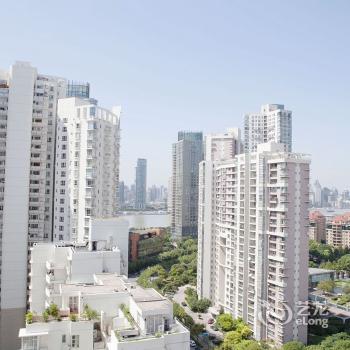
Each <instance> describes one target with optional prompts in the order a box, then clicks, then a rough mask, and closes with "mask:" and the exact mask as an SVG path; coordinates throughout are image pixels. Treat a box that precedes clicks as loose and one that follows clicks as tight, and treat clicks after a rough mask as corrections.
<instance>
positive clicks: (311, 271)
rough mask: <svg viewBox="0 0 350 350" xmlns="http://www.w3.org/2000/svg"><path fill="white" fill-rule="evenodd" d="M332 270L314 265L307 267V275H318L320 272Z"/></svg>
mask: <svg viewBox="0 0 350 350" xmlns="http://www.w3.org/2000/svg"><path fill="white" fill-rule="evenodd" d="M331 272H334V270H326V269H319V268H315V267H309V275H320V274H322V273H331Z"/></svg>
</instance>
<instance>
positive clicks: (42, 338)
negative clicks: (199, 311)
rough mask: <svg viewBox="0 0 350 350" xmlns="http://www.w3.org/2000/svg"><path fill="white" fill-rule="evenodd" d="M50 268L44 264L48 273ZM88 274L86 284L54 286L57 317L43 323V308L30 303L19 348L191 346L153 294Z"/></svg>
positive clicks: (113, 277)
mask: <svg viewBox="0 0 350 350" xmlns="http://www.w3.org/2000/svg"><path fill="white" fill-rule="evenodd" d="M33 249H34V250H35V247H34V248H33ZM85 266H86V265H85ZM53 267H54V266H53V265H51V263H50V262H49V261H48V262H47V263H46V268H47V271H50V270H51V268H53ZM33 268H35V266H34V265H32V271H33ZM87 269H88V267H87V266H86V270H87ZM43 274H44V275H45V273H43ZM46 276H48V275H47V273H46ZM90 276H91V277H92V282H90V283H74V282H72V281H69V280H67V281H66V282H62V283H58V286H57V288H56V291H55V294H54V296H53V299H52V302H54V303H55V304H56V305H57V307H58V310H59V311H58V316H57V317H52V316H50V317H49V319H46V322H45V319H44V317H43V312H42V310H41V309H39V308H37V307H36V306H35V305H34V304H33V303H31V310H32V312H33V313H34V316H33V323H29V324H28V323H27V325H26V328H22V329H21V330H20V331H19V337H20V338H21V340H22V348H21V349H22V350H24V349H47V350H53V349H62V348H64V349H68V348H82V349H84V350H90V349H91V350H93V349H106V350H107V349H108V350H129V349H130V350H165V349H166V350H169V349H170V350H185V349H186V350H188V349H189V348H190V345H189V342H190V333H189V331H188V330H187V329H186V328H185V327H184V326H183V325H181V324H180V323H179V322H178V321H176V320H175V319H174V317H173V305H172V303H171V302H170V301H169V300H168V299H166V298H164V297H163V296H162V295H161V294H159V293H158V292H157V291H156V290H154V289H152V288H146V289H145V288H142V287H140V286H139V285H137V284H136V283H135V282H130V281H129V280H128V279H127V278H126V277H125V276H121V275H118V274H115V273H94V274H90ZM33 292H35V291H33ZM49 305H50V304H48V303H46V306H49ZM87 310H90V316H91V314H92V313H94V314H95V315H94V316H93V318H92V319H89V314H88V312H87ZM91 311H92V312H91ZM90 318H91V317H90Z"/></svg>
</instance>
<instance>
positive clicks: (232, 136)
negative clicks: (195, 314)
mask: <svg viewBox="0 0 350 350" xmlns="http://www.w3.org/2000/svg"><path fill="white" fill-rule="evenodd" d="M204 145H205V155H204V161H202V162H201V163H200V164H199V201H198V258H197V289H198V294H199V295H200V296H201V297H202V298H208V299H210V300H213V299H214V293H215V284H216V278H215V241H216V237H215V226H214V225H215V211H214V207H213V203H214V201H215V165H216V164H218V163H220V162H222V161H225V160H229V159H233V158H234V157H235V156H236V155H237V154H239V153H240V152H241V132H240V129H237V128H232V129H228V130H227V132H226V133H222V134H212V135H206V136H205V139H204Z"/></svg>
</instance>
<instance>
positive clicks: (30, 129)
mask: <svg viewBox="0 0 350 350" xmlns="http://www.w3.org/2000/svg"><path fill="white" fill-rule="evenodd" d="M66 85H67V83H66V80H65V79H62V78H56V77H52V76H47V75H42V74H39V73H38V71H37V69H36V68H34V67H32V66H31V65H30V64H29V63H25V62H16V63H15V64H14V65H13V66H11V68H10V70H9V71H6V72H0V289H1V292H0V348H1V349H16V348H18V347H19V346H18V345H19V342H18V338H17V332H18V328H19V327H21V326H22V324H23V315H24V313H25V309H26V305H27V300H26V297H27V255H28V246H29V245H31V244H32V243H33V242H40V241H46V240H50V239H51V232H52V203H53V176H54V170H53V169H54V157H55V137H56V108H57V100H58V98H61V97H65V96H66Z"/></svg>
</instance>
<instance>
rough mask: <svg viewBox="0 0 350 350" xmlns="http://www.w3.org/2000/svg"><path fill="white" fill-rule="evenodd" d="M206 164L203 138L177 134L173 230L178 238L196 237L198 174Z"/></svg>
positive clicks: (172, 191) (173, 178) (173, 179)
mask: <svg viewBox="0 0 350 350" xmlns="http://www.w3.org/2000/svg"><path fill="white" fill-rule="evenodd" d="M202 160H203V134H202V133H201V132H186V131H180V132H179V133H178V141H177V142H176V143H174V144H173V165H172V189H171V193H172V196H171V197H172V208H171V210H172V212H171V230H172V234H173V235H174V236H176V237H184V236H197V231H198V170H199V163H200V162H201V161H202Z"/></svg>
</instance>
